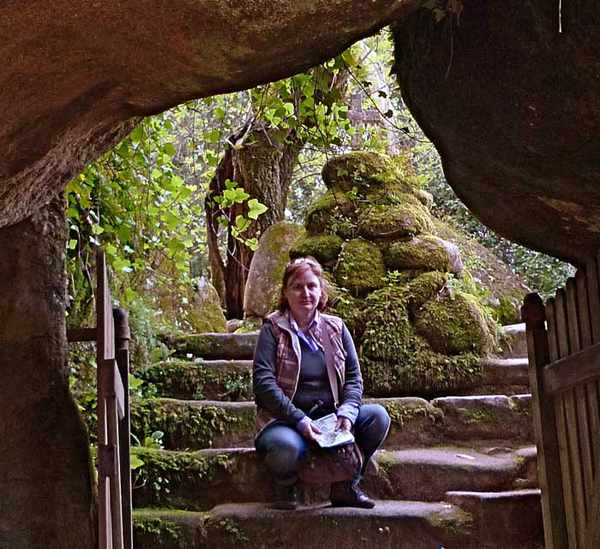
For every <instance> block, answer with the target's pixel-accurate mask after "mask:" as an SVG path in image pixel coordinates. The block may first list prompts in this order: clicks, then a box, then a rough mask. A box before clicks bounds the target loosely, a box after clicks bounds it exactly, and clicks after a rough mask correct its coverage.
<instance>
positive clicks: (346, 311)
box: [331, 289, 364, 341]
mask: <svg viewBox="0 0 600 549" xmlns="http://www.w3.org/2000/svg"><path fill="white" fill-rule="evenodd" d="M363 307H364V301H363V300H362V299H359V298H355V297H353V296H352V295H351V294H350V292H348V290H343V289H342V290H339V293H338V296H337V298H336V299H335V300H332V304H331V312H332V313H333V314H335V315H338V316H340V317H342V318H343V319H344V322H345V323H346V325H347V326H348V330H350V333H351V334H352V335H353V336H354V338H355V339H356V340H357V341H359V340H360V339H361V337H362V332H363V330H364V316H363Z"/></svg>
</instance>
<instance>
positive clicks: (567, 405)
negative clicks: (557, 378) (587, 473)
mask: <svg viewBox="0 0 600 549" xmlns="http://www.w3.org/2000/svg"><path fill="white" fill-rule="evenodd" d="M555 305H556V309H555V314H556V328H557V331H556V339H557V342H558V352H559V353H560V356H561V357H564V356H567V355H568V354H569V353H570V351H571V349H570V345H569V325H568V319H567V295H566V291H565V290H564V289H562V288H560V289H559V290H558V291H557V292H556V301H555ZM562 401H563V407H564V413H565V422H566V435H567V448H568V459H569V468H570V480H571V487H572V490H573V504H574V507H573V510H572V512H573V513H574V515H575V523H576V530H575V535H576V540H577V542H576V543H577V545H576V547H583V536H584V535H585V529H586V520H585V496H584V490H583V475H582V473H581V465H580V464H581V454H580V451H579V437H578V433H577V411H576V404H575V392H574V390H572V389H570V390H567V391H565V392H563V393H562Z"/></svg>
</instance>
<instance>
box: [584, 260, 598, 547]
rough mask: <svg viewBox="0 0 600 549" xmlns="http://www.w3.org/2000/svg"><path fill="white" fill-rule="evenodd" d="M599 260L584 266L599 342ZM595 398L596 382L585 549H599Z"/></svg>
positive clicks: (594, 337) (594, 335) (595, 338)
mask: <svg viewBox="0 0 600 549" xmlns="http://www.w3.org/2000/svg"><path fill="white" fill-rule="evenodd" d="M599 263H600V258H599V259H592V260H590V261H589V262H588V263H587V265H586V275H587V290H588V303H589V311H590V324H591V327H592V341H593V342H594V343H597V342H600V282H599V281H600V276H599V269H598V264H599ZM594 390H595V393H596V397H598V396H600V388H599V386H598V382H596V383H595V384H594V389H591V390H590V391H589V393H588V405H589V406H590V417H591V423H592V436H593V443H592V453H593V455H594V483H593V491H592V495H591V504H590V507H591V509H590V513H589V516H590V519H589V521H588V529H587V531H586V545H585V547H586V549H598V547H600V520H598V517H599V516H600V428H599V426H598V423H600V420H599V418H598V407H599V406H598V398H596V399H594V400H592V399H593V396H592V393H593V392H594Z"/></svg>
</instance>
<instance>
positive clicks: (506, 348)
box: [500, 322, 527, 358]
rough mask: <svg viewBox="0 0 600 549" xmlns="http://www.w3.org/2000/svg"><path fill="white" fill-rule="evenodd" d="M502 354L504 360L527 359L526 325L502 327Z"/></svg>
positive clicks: (522, 323)
mask: <svg viewBox="0 0 600 549" xmlns="http://www.w3.org/2000/svg"><path fill="white" fill-rule="evenodd" d="M501 348H502V353H501V355H500V356H502V357H503V358H521V357H527V336H526V335H525V323H524V322H521V323H519V324H510V325H507V326H502V342H501Z"/></svg>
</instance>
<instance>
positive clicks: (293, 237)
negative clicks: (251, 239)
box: [244, 222, 304, 318]
mask: <svg viewBox="0 0 600 549" xmlns="http://www.w3.org/2000/svg"><path fill="white" fill-rule="evenodd" d="M303 233H304V231H303V229H302V227H301V226H300V225H297V224H295V223H286V222H280V223H275V224H274V225H271V226H270V227H269V228H268V229H267V230H266V231H265V232H264V234H263V235H262V236H261V238H260V241H259V243H258V249H257V250H256V252H255V253H254V256H253V257H252V262H251V263H250V271H249V272H248V281H247V282H246V289H245V291H244V314H245V315H246V316H248V317H259V318H264V317H265V316H266V315H268V314H269V313H270V312H271V311H272V310H273V303H274V302H277V300H278V299H279V291H280V288H281V280H282V278H283V272H284V270H285V266H286V265H287V263H288V261H289V251H290V249H291V248H292V246H293V245H294V243H295V242H296V241H297V240H298V238H300V237H301V235H302V234H303Z"/></svg>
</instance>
